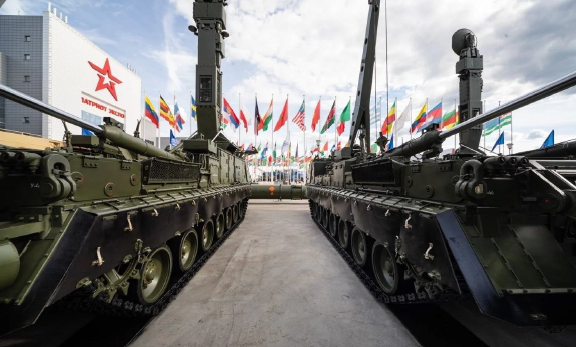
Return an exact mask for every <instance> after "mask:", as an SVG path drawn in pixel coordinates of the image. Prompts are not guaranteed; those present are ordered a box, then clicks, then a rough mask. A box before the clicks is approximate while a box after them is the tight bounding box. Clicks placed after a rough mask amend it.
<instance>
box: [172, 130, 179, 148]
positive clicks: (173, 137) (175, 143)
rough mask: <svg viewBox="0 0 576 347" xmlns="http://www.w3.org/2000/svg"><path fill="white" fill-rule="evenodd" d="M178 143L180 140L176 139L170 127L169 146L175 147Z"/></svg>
mask: <svg viewBox="0 0 576 347" xmlns="http://www.w3.org/2000/svg"><path fill="white" fill-rule="evenodd" d="M179 143H180V141H178V139H176V136H174V133H173V132H172V129H170V146H171V147H176V146H178V144H179Z"/></svg>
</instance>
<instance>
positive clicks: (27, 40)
mask: <svg viewBox="0 0 576 347" xmlns="http://www.w3.org/2000/svg"><path fill="white" fill-rule="evenodd" d="M30 41H32V38H31V37H30V35H26V36H24V42H30Z"/></svg>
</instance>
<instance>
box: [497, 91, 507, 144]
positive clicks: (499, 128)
mask: <svg viewBox="0 0 576 347" xmlns="http://www.w3.org/2000/svg"><path fill="white" fill-rule="evenodd" d="M498 107H500V101H498ZM500 120H501V117H498V140H500V135H501V134H502V127H501V126H500ZM504 137H506V136H504ZM501 146H502V145H498V152H499V154H502V147H501Z"/></svg>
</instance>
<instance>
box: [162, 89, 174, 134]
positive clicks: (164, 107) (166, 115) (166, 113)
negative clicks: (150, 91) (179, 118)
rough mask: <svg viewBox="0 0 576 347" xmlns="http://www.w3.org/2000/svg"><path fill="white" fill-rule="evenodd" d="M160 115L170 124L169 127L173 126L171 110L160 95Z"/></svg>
mask: <svg viewBox="0 0 576 347" xmlns="http://www.w3.org/2000/svg"><path fill="white" fill-rule="evenodd" d="M160 117H162V118H164V120H166V121H167V122H168V124H170V127H172V128H173V127H174V123H175V119H174V116H173V115H172V111H171V110H170V107H169V106H168V103H166V101H164V98H162V96H160Z"/></svg>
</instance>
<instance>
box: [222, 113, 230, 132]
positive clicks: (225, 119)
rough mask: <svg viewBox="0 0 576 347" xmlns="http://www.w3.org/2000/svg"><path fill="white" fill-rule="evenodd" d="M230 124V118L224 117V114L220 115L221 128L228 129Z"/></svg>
mask: <svg viewBox="0 0 576 347" xmlns="http://www.w3.org/2000/svg"><path fill="white" fill-rule="evenodd" d="M228 124H230V121H228V117H224V115H223V114H220V128H222V129H226V127H227V126H228Z"/></svg>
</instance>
